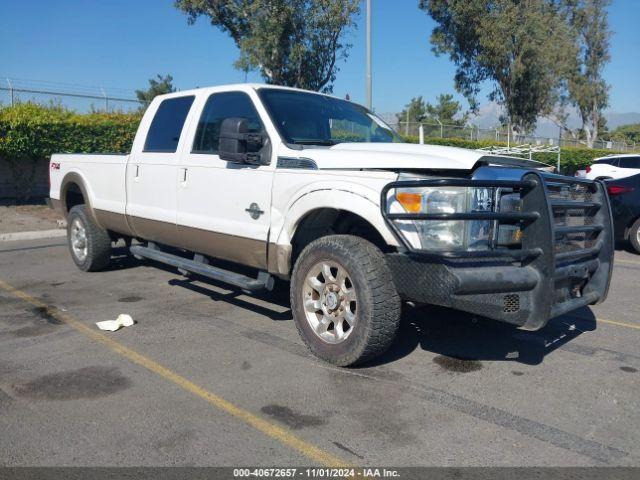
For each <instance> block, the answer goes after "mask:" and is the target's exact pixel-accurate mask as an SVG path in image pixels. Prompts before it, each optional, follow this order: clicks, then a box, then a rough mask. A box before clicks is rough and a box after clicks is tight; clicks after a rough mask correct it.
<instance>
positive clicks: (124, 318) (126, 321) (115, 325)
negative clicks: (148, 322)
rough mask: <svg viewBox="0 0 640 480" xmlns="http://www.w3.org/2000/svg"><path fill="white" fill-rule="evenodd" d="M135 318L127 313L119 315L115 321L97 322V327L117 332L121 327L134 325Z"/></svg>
mask: <svg viewBox="0 0 640 480" xmlns="http://www.w3.org/2000/svg"><path fill="white" fill-rule="evenodd" d="M133 323H134V322H133V318H131V316H130V315H127V314H126V313H122V314H120V315H118V318H116V319H115V320H105V321H103V322H96V325H97V326H98V328H99V329H100V330H107V331H109V332H115V331H116V330H118V329H120V327H130V326H131V325H133Z"/></svg>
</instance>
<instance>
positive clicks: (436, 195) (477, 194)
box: [392, 187, 494, 251]
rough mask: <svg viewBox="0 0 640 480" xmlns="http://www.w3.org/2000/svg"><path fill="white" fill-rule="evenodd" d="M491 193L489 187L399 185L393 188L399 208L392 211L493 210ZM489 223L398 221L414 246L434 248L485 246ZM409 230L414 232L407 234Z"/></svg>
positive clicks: (439, 249) (478, 248)
mask: <svg viewBox="0 0 640 480" xmlns="http://www.w3.org/2000/svg"><path fill="white" fill-rule="evenodd" d="M493 196H494V189H492V188H476V187H418V188H402V189H397V190H396V191H395V200H396V202H397V205H398V207H401V209H400V208H398V207H396V209H395V210H396V211H405V212H408V213H425V214H432V213H447V214H453V213H466V212H482V211H492V210H493ZM392 203H395V202H392ZM392 210H393V208H392ZM491 223H492V222H491V221H489V220H400V221H397V224H398V227H399V228H400V230H401V232H403V234H404V236H405V238H406V240H407V241H408V242H409V243H410V244H411V245H412V247H413V248H416V249H422V250H433V251H445V250H485V249H488V248H489V243H490V242H489V240H490V237H491ZM411 230H413V231H414V232H415V233H413V234H409V233H410V231H411Z"/></svg>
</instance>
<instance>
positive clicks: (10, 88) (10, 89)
mask: <svg viewBox="0 0 640 480" xmlns="http://www.w3.org/2000/svg"><path fill="white" fill-rule="evenodd" d="M7 84H8V85H9V96H10V97H11V106H12V107H13V103H14V101H13V85H11V80H9V79H8V78H7Z"/></svg>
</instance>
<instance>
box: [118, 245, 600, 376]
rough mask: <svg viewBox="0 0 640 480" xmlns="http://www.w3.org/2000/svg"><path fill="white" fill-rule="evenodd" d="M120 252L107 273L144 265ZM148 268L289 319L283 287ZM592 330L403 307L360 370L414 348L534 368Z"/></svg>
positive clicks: (584, 320)
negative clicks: (254, 289) (391, 334)
mask: <svg viewBox="0 0 640 480" xmlns="http://www.w3.org/2000/svg"><path fill="white" fill-rule="evenodd" d="M120 253H121V255H115V256H114V259H113V260H114V261H113V263H112V265H111V267H110V268H109V269H110V270H120V269H128V268H133V267H138V266H141V265H142V263H141V262H140V261H138V260H135V259H134V258H133V257H131V256H129V255H127V254H126V251H125V250H124V249H123V251H122V252H120ZM150 264H152V265H153V266H154V267H155V268H160V269H162V270H165V271H166V272H168V273H172V274H175V275H177V276H176V278H174V279H171V280H169V282H168V283H169V285H172V286H178V287H182V288H185V289H187V290H190V291H192V292H194V293H197V294H199V295H203V296H207V297H209V298H210V299H212V300H213V301H216V302H219V301H223V302H227V303H230V304H232V305H234V306H236V307H239V308H243V309H246V310H249V311H252V312H254V313H257V314H258V315H262V316H264V317H267V318H269V319H271V320H273V321H289V320H292V315H291V309H290V303H289V284H288V283H287V282H283V281H276V285H275V288H274V290H273V291H271V292H262V293H258V294H254V295H251V296H249V295H246V294H244V293H243V292H242V291H240V290H237V289H235V288H234V287H229V286H228V285H226V284H223V283H219V282H215V281H212V280H210V279H204V278H202V277H198V276H197V275H190V276H189V277H181V276H179V274H178V273H177V271H176V269H175V268H174V267H170V266H166V265H163V264H160V263H156V262H150ZM220 289H221V290H222V291H220ZM254 300H257V302H255V301H254ZM292 327H293V325H292ZM595 329H596V319H595V316H594V315H593V312H592V311H591V310H590V309H589V308H582V309H580V310H577V311H575V312H572V313H571V314H570V315H563V316H561V317H558V318H554V319H551V320H550V321H549V323H548V324H547V325H546V326H545V327H544V328H543V329H541V330H538V331H535V332H530V331H525V330H519V329H517V328H515V327H514V326H512V325H508V324H505V323H501V322H497V321H494V320H490V319H486V318H482V317H476V316H474V315H471V314H467V313H465V312H460V311H457V310H453V309H449V308H444V307H436V306H421V307H411V306H407V305H405V308H403V313H402V320H401V323H400V328H399V331H398V335H397V337H396V339H395V340H394V342H393V344H392V345H391V347H390V348H389V350H388V351H387V352H386V353H385V354H383V355H382V356H381V357H379V358H377V359H376V360H374V361H373V362H369V363H367V364H365V365H363V367H374V366H379V365H384V364H387V363H393V362H394V361H396V360H398V359H400V358H403V357H406V356H407V355H410V354H411V353H412V352H413V351H414V350H415V349H417V348H418V347H419V348H421V349H423V350H425V351H428V352H432V353H434V354H436V357H435V358H434V361H435V362H436V363H439V364H440V366H441V367H443V368H445V369H450V370H454V371H456V369H457V371H472V370H474V369H477V368H481V367H479V364H480V362H481V361H510V362H516V363H522V364H526V365H538V364H540V363H542V362H543V360H544V358H545V357H546V356H547V355H549V354H550V353H552V352H553V351H555V350H557V349H558V348H561V347H563V346H565V345H567V344H568V343H569V342H571V341H572V340H574V339H575V338H577V337H578V336H580V335H581V334H582V333H584V332H589V331H593V330H595Z"/></svg>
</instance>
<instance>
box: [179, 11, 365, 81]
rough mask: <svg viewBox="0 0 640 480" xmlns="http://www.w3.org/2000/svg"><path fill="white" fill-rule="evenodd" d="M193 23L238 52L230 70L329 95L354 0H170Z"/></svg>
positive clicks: (344, 49) (344, 52)
mask: <svg viewBox="0 0 640 480" xmlns="http://www.w3.org/2000/svg"><path fill="white" fill-rule="evenodd" d="M175 6H176V7H177V8H178V9H180V10H181V11H182V12H184V13H186V14H187V15H188V21H189V23H190V24H193V23H194V22H195V21H196V19H197V18H198V17H200V16H205V17H208V18H209V19H210V21H211V24H212V25H213V26H216V27H218V28H220V29H221V30H222V31H223V32H226V33H228V34H229V35H230V36H231V38H232V39H233V40H234V42H235V43H236V45H237V46H238V48H239V49H240V57H239V58H238V60H237V61H236V63H235V66H236V68H238V69H240V70H244V71H248V70H258V71H259V72H260V74H261V75H262V77H263V78H264V79H265V81H266V82H268V83H273V84H277V85H286V86H291V87H299V88H306V89H309V90H317V91H323V92H331V91H332V89H333V82H334V81H335V78H336V74H337V72H338V70H339V69H338V65H337V64H338V61H340V60H343V59H345V58H346V57H347V54H348V51H349V48H350V47H351V45H349V44H347V43H344V41H343V37H344V34H345V31H346V30H348V29H349V28H350V27H352V26H355V23H354V17H355V15H356V14H357V13H358V12H359V11H360V6H359V1H358V0H176V2H175Z"/></svg>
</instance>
